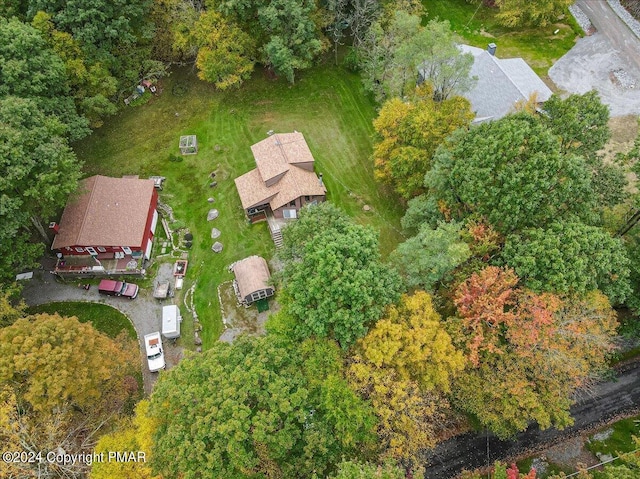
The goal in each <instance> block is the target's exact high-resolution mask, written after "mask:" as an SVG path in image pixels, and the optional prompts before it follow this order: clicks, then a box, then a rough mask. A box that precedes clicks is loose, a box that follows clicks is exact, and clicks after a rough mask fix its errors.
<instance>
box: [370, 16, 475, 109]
mask: <svg viewBox="0 0 640 479" xmlns="http://www.w3.org/2000/svg"><path fill="white" fill-rule="evenodd" d="M457 42H458V40H457V38H456V37H455V35H454V34H453V32H451V29H450V26H449V23H448V22H438V21H435V20H432V21H431V22H429V24H428V25H427V26H422V25H421V21H420V16H419V15H412V14H410V13H408V12H406V11H403V10H397V11H395V12H394V14H393V17H392V19H391V21H386V18H385V17H380V18H379V19H378V20H377V21H376V22H375V23H373V24H372V25H371V27H370V28H369V29H368V31H367V34H366V36H365V37H364V41H363V43H362V47H361V48H360V50H359V52H360V53H359V58H360V67H361V69H362V76H363V83H364V86H365V88H366V89H367V90H369V91H371V92H372V93H373V94H374V95H375V96H376V99H377V100H378V101H382V100H384V99H389V98H392V97H394V96H400V97H402V96H404V95H406V94H409V93H410V92H411V90H412V88H413V87H414V86H415V84H416V80H417V79H418V77H417V75H418V71H420V75H421V77H422V79H423V81H427V82H429V83H430V84H431V85H432V86H433V90H432V91H431V94H432V96H433V99H434V100H436V101H442V100H445V99H447V98H449V97H450V96H451V95H453V94H454V93H464V92H465V91H467V90H468V89H469V88H470V87H471V86H472V85H473V79H472V78H471V77H470V71H471V65H472V64H473V57H472V56H471V55H469V54H463V53H461V52H460V50H459V49H458V48H457Z"/></svg>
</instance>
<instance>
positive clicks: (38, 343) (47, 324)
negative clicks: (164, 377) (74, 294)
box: [0, 314, 140, 479]
mask: <svg viewBox="0 0 640 479" xmlns="http://www.w3.org/2000/svg"><path fill="white" fill-rule="evenodd" d="M0 356H1V357H0V391H2V392H1V393H0V397H1V398H0V442H2V444H6V445H10V444H19V447H18V448H17V449H16V450H18V451H34V452H36V453H37V452H38V451H42V454H43V456H42V461H35V462H28V461H26V462H22V463H20V464H14V465H13V466H15V468H17V471H14V472H15V473H16V474H17V475H16V476H15V477H36V476H37V477H42V478H58V477H68V478H74V479H76V478H77V479H81V478H84V477H86V474H87V472H88V468H89V464H87V463H86V462H84V461H76V462H74V463H66V464H62V463H58V462H51V461H47V460H46V457H45V455H46V452H48V451H60V450H63V451H64V452H65V453H66V454H80V453H90V452H91V451H92V450H93V446H94V445H95V442H96V439H97V437H98V435H99V434H100V433H102V431H103V430H104V429H106V428H108V427H110V426H111V425H112V423H113V419H114V418H115V417H117V415H118V414H119V413H120V412H121V411H122V410H123V409H124V407H125V406H126V404H127V402H128V401H131V400H132V399H133V398H134V396H135V392H136V390H137V382H136V380H135V379H134V378H133V377H132V376H131V375H132V374H133V372H134V369H136V368H137V367H139V366H138V365H139V364H140V361H139V350H138V347H137V344H136V343H135V342H132V341H130V340H129V339H128V338H124V337H119V338H117V339H116V340H113V339H110V338H108V337H106V336H104V335H103V334H102V333H99V332H98V331H96V330H95V329H94V328H93V327H92V326H91V325H90V324H86V323H80V322H78V320H77V319H76V318H61V317H60V316H58V315H57V314H56V315H44V314H43V315H36V316H32V317H28V318H21V319H18V320H17V321H16V322H15V323H14V324H12V325H11V326H8V327H5V328H2V329H0ZM0 467H2V466H0ZM0 471H1V472H3V473H4V472H5V471H4V470H3V469H1V468H0ZM3 477H4V476H3ZM9 477H12V476H9Z"/></svg>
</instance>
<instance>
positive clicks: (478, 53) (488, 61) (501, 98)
mask: <svg viewBox="0 0 640 479" xmlns="http://www.w3.org/2000/svg"><path fill="white" fill-rule="evenodd" d="M460 50H461V51H462V52H463V53H471V54H472V55H473V57H474V62H473V65H472V67H471V75H472V76H475V77H477V78H478V81H477V82H476V84H475V86H474V87H473V88H472V89H471V90H470V91H468V92H466V93H465V94H463V96H464V97H465V98H467V99H468V100H469V101H470V102H471V108H472V109H473V110H474V112H475V114H476V120H475V121H476V122H479V121H484V120H490V119H493V120H496V119H498V118H502V117H503V116H505V115H507V114H508V113H511V112H512V111H513V107H514V104H515V103H516V102H517V101H519V100H522V101H526V100H528V99H529V97H530V96H531V95H532V94H534V93H535V94H536V97H537V100H538V102H545V101H547V100H548V99H549V97H550V96H551V95H552V93H553V92H552V91H551V90H550V89H549V87H547V85H545V83H544V82H543V81H542V80H541V79H540V77H538V75H536V74H535V72H534V71H533V70H532V69H531V67H529V65H527V63H526V62H525V61H524V60H523V59H522V58H509V59H504V60H501V59H499V58H497V57H496V56H495V55H491V54H490V53H489V52H488V51H486V50H483V49H482V48H477V47H472V46H469V45H460Z"/></svg>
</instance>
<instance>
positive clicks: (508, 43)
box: [423, 0, 580, 78]
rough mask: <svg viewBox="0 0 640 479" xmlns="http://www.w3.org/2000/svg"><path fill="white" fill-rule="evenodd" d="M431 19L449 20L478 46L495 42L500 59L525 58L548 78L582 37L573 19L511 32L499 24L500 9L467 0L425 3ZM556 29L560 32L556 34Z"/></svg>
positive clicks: (424, 1)
mask: <svg viewBox="0 0 640 479" xmlns="http://www.w3.org/2000/svg"><path fill="white" fill-rule="evenodd" d="M423 4H424V7H425V10H426V12H427V18H428V19H429V20H430V19H433V18H436V17H437V18H439V19H440V20H448V21H449V22H450V23H451V28H452V29H453V30H455V31H456V32H457V33H458V34H459V35H460V36H462V37H463V38H464V39H465V41H466V42H467V43H469V44H470V45H473V46H475V47H480V48H486V46H487V44H488V43H491V42H494V43H495V44H496V45H497V46H498V50H497V52H496V55H497V56H498V57H500V58H509V57H516V56H517V57H522V58H524V59H525V60H526V62H527V63H528V64H529V65H530V66H531V68H533V70H534V71H535V72H536V73H537V74H538V75H540V76H541V77H543V78H545V77H546V75H547V72H548V71H549V67H551V65H553V64H554V63H555V62H556V61H557V60H558V59H559V58H560V57H561V56H563V55H564V54H565V53H566V52H567V51H569V50H570V49H571V47H573V45H574V43H575V41H576V40H577V38H578V35H579V34H580V29H579V28H580V27H578V26H577V24H576V23H575V20H574V19H573V17H572V16H570V15H567V16H566V17H565V18H563V19H562V20H561V21H559V22H558V23H555V24H553V25H548V26H546V27H542V28H532V29H509V28H505V27H503V26H501V25H498V23H497V22H496V19H495V13H496V11H497V9H495V8H488V7H485V6H484V5H482V4H480V5H479V4H478V3H476V2H474V3H470V2H468V1H467V0H423ZM556 30H560V31H559V32H558V33H557V34H554V33H553V32H555V31H556Z"/></svg>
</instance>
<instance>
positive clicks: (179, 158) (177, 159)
mask: <svg viewBox="0 0 640 479" xmlns="http://www.w3.org/2000/svg"><path fill="white" fill-rule="evenodd" d="M182 160H184V158H182V156H180V155H176V154H175V153H169V161H173V162H174V163H179V162H181V161H182Z"/></svg>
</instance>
